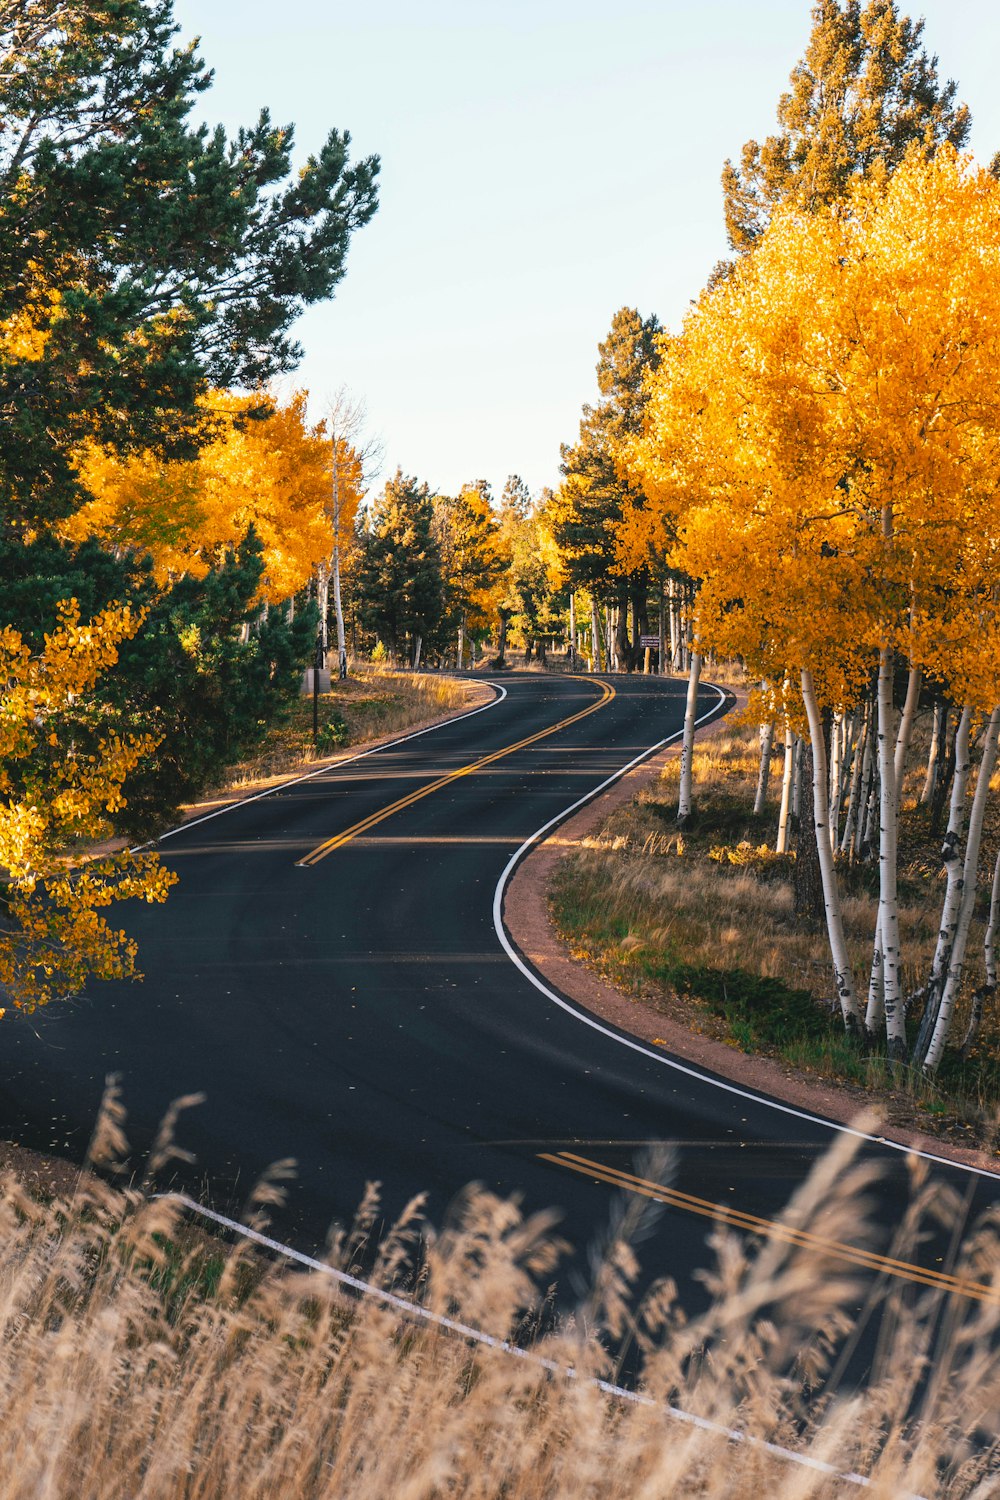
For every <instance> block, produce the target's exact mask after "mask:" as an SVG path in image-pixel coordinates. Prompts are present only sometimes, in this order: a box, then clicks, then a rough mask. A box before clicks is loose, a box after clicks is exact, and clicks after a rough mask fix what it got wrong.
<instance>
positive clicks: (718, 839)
mask: <svg viewBox="0 0 1000 1500" xmlns="http://www.w3.org/2000/svg"><path fill="white" fill-rule="evenodd" d="M921 749H922V747H921V744H920V742H919V737H918V740H917V744H916V745H915V748H914V755H913V766H914V768H913V769H912V770H911V771H910V773H909V776H908V779H907V785H906V788H905V793H904V816H903V824H902V830H901V851H902V859H901V873H900V890H901V894H902V897H903V899H902V903H901V910H900V935H901V939H902V947H903V951H904V955H905V964H904V971H903V972H904V983H905V984H906V986H907V988H908V989H911V990H914V989H916V988H917V987H918V986H919V985H920V984H921V983H922V982H923V979H924V978H925V977H926V973H927V971H928V968H929V964H930V960H931V957H932V955H933V951H934V944H935V941H936V937H937V925H938V918H939V914H940V902H941V896H942V893H943V874H942V866H941V861H940V859H939V858H938V856H937V850H938V847H939V843H940V839H939V838H935V837H933V836H931V834H930V831H929V826H928V818H927V814H926V812H925V810H923V809H920V808H918V807H917V803H916V798H917V793H918V791H919V786H920V783H921V781H922V773H921V771H920V768H919V763H920V756H921ZM757 757H758V741H757V734H756V730H755V729H754V728H753V727H752V726H750V725H740V724H739V723H738V722H737V723H736V724H735V725H733V727H732V729H731V731H730V732H729V733H727V734H722V735H719V736H717V737H715V738H712V739H710V740H707V741H705V742H704V743H703V744H702V745H700V746H699V747H697V748H696V751H695V757H694V777H695V795H696V801H697V818H696V823H695V826H694V828H693V829H692V830H690V831H688V832H685V833H683V834H681V833H679V832H678V831H677V829H676V825H675V821H674V818H675V812H676V802H677V778H678V772H679V767H678V762H677V761H676V760H673V761H671V762H668V764H667V766H666V768H665V770H664V773H663V775H662V777H661V778H660V779H659V781H658V782H657V783H656V784H655V785H654V786H652V787H650V788H649V789H647V790H646V791H645V792H644V793H642V794H640V795H639V796H638V797H637V798H636V799H634V800H633V802H632V804H631V805H630V806H627V807H624V808H621V809H619V810H618V811H617V812H615V813H614V814H613V815H612V816H611V818H610V819H609V820H608V822H607V824H606V825H605V826H604V828H603V829H602V830H601V832H600V834H599V835H598V836H597V837H596V838H595V839H593V840H591V841H589V842H588V845H587V846H585V847H584V848H583V849H582V850H581V851H580V853H579V854H575V855H572V856H570V857H569V858H568V859H567V860H565V861H564V862H563V865H562V867H561V869H560V871H559V873H558V875H557V878H556V882H555V886H554V890H553V893H552V905H553V914H554V917H555V919H556V922H557V925H558V926H559V928H560V930H561V931H562V933H563V935H564V936H565V937H566V938H567V939H568V940H569V941H570V943H571V944H572V945H573V946H574V948H575V949H576V951H577V952H578V953H579V954H580V956H582V957H585V958H587V959H588V960H590V961H592V962H593V963H595V965H596V966H597V967H598V968H600V969H601V971H602V972H603V973H605V974H606V975H607V976H608V977H610V978H611V979H612V980H614V981H615V982H617V983H619V984H622V985H624V986H625V987H627V988H629V989H631V990H632V991H633V992H636V993H638V994H640V995H641V996H642V998H643V999H644V1000H646V1001H647V1002H648V1003H652V1004H653V1005H657V1004H662V1005H663V1007H664V1008H669V1006H670V1002H671V998H672V997H673V996H674V995H675V994H677V993H678V992H680V993H683V994H685V995H689V996H691V997H692V998H693V1000H694V1001H695V1002H696V1003H697V1002H698V1001H699V1000H700V1001H703V1002H705V1004H704V1006H703V1009H704V1011H705V1014H706V1016H707V1015H708V1014H709V1013H711V1015H712V1022H711V1025H710V1026H709V1028H708V1029H711V1030H715V1031H716V1033H717V1034H719V1035H721V1036H723V1037H724V1038H725V1039H727V1040H729V1041H732V1042H733V1043H735V1044H736V1045H738V1046H743V1047H745V1048H746V1049H747V1050H763V1051H766V1052H769V1053H771V1054H772V1055H776V1056H780V1057H782V1058H784V1059H785V1060H786V1061H788V1062H791V1063H793V1064H794V1065H795V1066H797V1067H802V1068H805V1069H807V1070H809V1071H813V1072H818V1073H820V1074H821V1075H824V1076H828V1077H832V1078H836V1079H839V1080H842V1081H848V1082H851V1083H854V1084H858V1085H861V1086H864V1087H866V1088H876V1089H883V1090H885V1089H888V1088H889V1087H890V1084H891V1085H892V1086H893V1087H895V1083H896V1080H890V1079H889V1078H888V1077H887V1074H886V1069H885V1065H884V1062H883V1060H882V1059H881V1058H880V1057H878V1056H873V1057H865V1056H864V1055H862V1054H861V1053H860V1052H858V1051H857V1050H856V1049H855V1048H853V1047H851V1046H849V1045H847V1044H846V1042H845V1040H844V1038H843V1035H842V1027H841V1025H840V1022H839V1010H838V1008H837V1006H836V1002H835V998H834V988H833V983H832V971H831V964H830V954H829V948H828V945H827V940H826V935H825V932H824V931H823V930H822V929H821V928H814V929H810V928H809V927H808V926H807V925H804V924H802V923H801V922H797V921H796V920H795V919H794V917H793V914H792V869H793V865H792V857H791V856H789V857H781V856H776V855H774V854H773V852H771V849H773V844H774V837H775V829H776V825H777V802H776V799H777V796H778V795H779V794H780V756H779V754H778V752H777V751H776V752H775V760H774V773H773V774H772V778H771V787H770V791H771V794H772V795H771V797H770V800H769V802H768V806H767V809H766V811H765V813H764V814H762V815H761V817H759V818H755V817H754V815H753V812H752V805H753V796H754V790H755V786H756V779H757V770H758V758H757ZM992 819H993V821H992V824H991V825H990V826H989V827H988V829H987V833H986V837H985V840H984V847H985V850H986V854H985V856H984V861H983V863H984V866H985V864H986V863H987V860H988V859H991V858H992V854H991V853H990V851H991V850H995V849H996V847H997V843H998V842H1000V810H998V809H997V808H995V807H994V809H993V812H992ZM768 846H770V849H769V847H768ZM841 875H842V882H843V889H844V893H845V894H844V921H845V931H846V936H847V939H848V944H849V948H850V951H851V955H852V958H853V961H854V968H855V978H856V982H857V984H858V988H859V991H860V992H861V993H862V994H864V993H866V992H867V984H868V966H869V964H870V961H871V943H872V936H873V933H874V928H875V916H876V909H877V870H875V869H874V868H872V867H865V868H861V869H854V870H842V871H841ZM985 900H988V897H984V901H985ZM983 926H984V920H983V913H982V912H981V913H980V914H979V915H978V917H977V919H976V920H975V921H974V924H973V928H972V932H971V937H970V945H969V955H970V964H969V971H968V975H967V984H966V993H965V996H964V998H963V1001H962V1004H961V1007H960V1009H959V1013H958V1015H957V1019H956V1025H955V1032H956V1035H957V1036H958V1038H959V1040H960V1039H961V1037H962V1035H963V1034H964V1028H965V1016H966V1013H967V1010H966V1008H967V1005H968V994H969V992H970V991H971V990H972V989H973V988H974V987H975V985H976V984H977V983H979V982H981V974H979V973H977V967H981V959H980V954H981V946H982V933H983ZM741 975H742V976H753V977H756V978H760V979H763V980H765V981H773V985H772V986H771V991H770V993H765V992H764V991H755V990H754V987H753V985H752V984H751V983H750V981H749V980H745V979H740V978H739V976H741ZM726 976H730V978H731V980H732V982H731V983H730V985H729V988H728V990H727V989H726ZM741 984H742V985H743V987H744V989H745V990H746V992H747V999H746V1001H745V1003H744V1002H741V1001H738V1000H737V999H734V996H735V995H736V991H737V990H738V988H739V986H740V985H741ZM784 991H801V992H804V994H805V996H807V997H811V1000H812V1002H813V1003H812V1005H811V1007H810V1008H811V1009H812V1010H813V1011H814V1012H815V1015H816V1016H818V1017H820V1018H821V1021H822V1025H821V1027H819V1028H816V1027H813V1026H812V1025H811V1024H810V1023H809V1020H808V1016H806V1013H805V1010H804V1009H803V1008H802V1006H801V1005H800V1004H799V1002H798V1001H794V1000H788V1001H787V1002H786V1001H785V1000H784V999H783V998H782V995H783V992H784ZM717 992H718V993H717ZM723 992H724V993H723ZM720 994H721V998H720ZM729 1001H732V1003H728V1002H729ZM772 1002H773V1005H774V1006H775V1007H779V1008H780V1006H782V1005H786V1004H787V1006H789V1007H790V1011H789V1014H788V1017H787V1019H788V1025H787V1026H786V1027H785V1028H784V1029H783V1028H782V1027H781V1026H780V1025H778V1024H777V1022H775V1024H768V1025H767V1026H765V1027H761V1026H758V1025H755V1019H756V1015H755V1013H756V1011H757V1010H758V1009H760V1008H762V1007H763V1008H766V1007H769V1006H771V1005H772ZM792 1012H795V1014H792ZM800 1021H803V1022H804V1026H803V1025H802V1024H799V1022H800ZM998 1054H1000V1019H998V1018H997V1016H996V1015H993V1016H989V1017H987V1020H986V1022H985V1024H984V1028H983V1033H982V1035H981V1038H980V1041H979V1043H978V1044H977V1047H976V1048H975V1050H974V1052H973V1054H972V1055H971V1056H970V1058H969V1060H968V1061H967V1062H965V1063H962V1062H960V1061H959V1059H958V1057H957V1055H955V1054H952V1055H951V1056H950V1057H949V1058H948V1060H947V1062H946V1064H945V1065H944V1066H943V1068H942V1070H941V1073H940V1074H939V1076H938V1078H937V1079H936V1080H934V1081H933V1082H929V1081H928V1080H926V1079H924V1078H923V1077H922V1076H921V1075H919V1074H916V1075H914V1076H913V1077H911V1078H908V1079H906V1080H905V1082H906V1086H907V1088H908V1090H909V1092H910V1094H911V1096H912V1098H913V1099H914V1100H915V1102H916V1106H917V1107H918V1108H919V1110H920V1115H921V1119H922V1120H923V1123H924V1124H926V1125H929V1126H932V1127H933V1126H935V1124H939V1126H940V1128H941V1129H944V1130H946V1131H950V1132H952V1133H956V1132H957V1133H958V1135H959V1136H960V1137H961V1138H963V1139H966V1138H967V1136H968V1132H969V1131H970V1130H971V1131H972V1132H973V1134H974V1135H975V1136H976V1138H977V1139H979V1140H981V1141H983V1142H985V1141H986V1140H987V1139H989V1138H990V1137H991V1136H992V1134H993V1133H994V1130H995V1125H994V1121H995V1118H996V1113H997V1109H998V1107H1000V1067H998V1063H997V1057H998Z"/></svg>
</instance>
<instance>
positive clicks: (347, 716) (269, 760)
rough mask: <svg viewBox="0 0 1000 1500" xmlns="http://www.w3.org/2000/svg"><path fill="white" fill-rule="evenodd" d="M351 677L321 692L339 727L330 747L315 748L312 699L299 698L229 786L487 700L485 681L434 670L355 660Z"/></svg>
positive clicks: (322, 705)
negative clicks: (402, 668)
mask: <svg viewBox="0 0 1000 1500" xmlns="http://www.w3.org/2000/svg"><path fill="white" fill-rule="evenodd" d="M351 672H352V675H351V676H350V677H349V678H348V679H347V681H346V682H337V681H335V682H334V683H333V686H332V690H331V691H330V692H329V693H322V694H320V699H319V723H320V727H321V729H322V727H323V726H325V725H336V726H338V733H337V734H336V736H331V737H330V738H329V740H328V743H327V745H326V747H325V748H324V746H323V745H322V744H321V746H320V748H319V750H318V751H317V750H316V749H314V747H313V728H312V725H313V719H312V714H313V709H312V699H311V698H308V697H306V698H300V699H299V701H298V702H297V703H295V704H294V705H293V708H292V712H291V715H290V717H289V719H288V721H287V722H286V723H284V724H280V725H277V726H276V727H275V728H274V729H272V730H271V732H270V733H269V735H268V737H267V739H266V740H265V742H264V744H263V745H262V746H261V748H260V750H259V751H258V753H257V754H256V755H255V756H254V757H253V758H252V759H251V760H247V761H243V762H241V763H240V764H239V765H237V766H234V767H233V770H232V773H231V775H230V778H229V780H228V782H227V788H235V787H245V786H247V785H249V784H252V783H257V782H260V781H266V780H268V779H269V778H270V777H275V776H282V775H287V774H288V773H289V772H291V771H295V770H298V769H299V768H300V767H302V766H307V765H310V764H312V763H313V762H315V761H316V760H320V759H324V758H328V757H329V756H330V755H331V754H336V753H339V752H340V751H341V750H342V749H343V748H344V747H345V746H358V745H364V744H367V743H369V742H370V741H372V740H376V739H381V738H382V737H383V736H389V735H394V734H403V733H405V731H406V730H407V729H412V728H413V727H415V726H416V725H419V724H422V723H425V722H426V721H427V720H428V719H432V718H434V717H435V715H437V714H443V713H447V712H448V711H449V710H454V711H455V712H456V713H457V712H460V711H461V710H462V709H463V708H465V707H469V706H472V705H473V704H474V703H477V702H479V701H482V702H486V701H488V698H489V696H490V695H489V694H488V692H486V691H485V690H484V687H483V684H482V683H480V682H476V681H475V680H463V679H462V678H458V677H446V676H437V675H435V674H433V673H429V672H395V671H392V670H391V669H389V668H386V667H375V666H368V665H366V664H364V663H356V664H355V665H354V666H353V667H352V669H351Z"/></svg>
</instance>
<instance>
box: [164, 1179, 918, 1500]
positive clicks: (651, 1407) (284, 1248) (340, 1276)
mask: <svg viewBox="0 0 1000 1500" xmlns="http://www.w3.org/2000/svg"><path fill="white" fill-rule="evenodd" d="M155 1196H156V1197H157V1198H162V1199H165V1200H166V1201H167V1202H174V1203H180V1204H181V1205H182V1207H184V1208H186V1209H187V1210H188V1211H189V1212H190V1213H193V1214H198V1215H200V1216H201V1217H202V1218H204V1219H208V1220H209V1221H210V1222H211V1223H213V1224H216V1225H217V1226H218V1227H219V1228H220V1229H226V1230H229V1231H230V1232H231V1233H232V1234H238V1235H239V1236H240V1237H241V1238H243V1239H245V1240H249V1241H250V1243H251V1244H254V1245H260V1246H261V1248H262V1249H264V1250H270V1251H272V1252H273V1253H274V1254H276V1255H281V1256H284V1257H285V1258H287V1259H288V1260H290V1261H293V1262H295V1263H297V1264H298V1265H300V1266H305V1267H306V1269H307V1270H309V1271H312V1272H314V1273H316V1274H318V1275H320V1276H328V1277H330V1279H331V1280H332V1281H336V1282H338V1283H339V1284H340V1285H341V1286H344V1287H348V1288H349V1289H350V1290H351V1291H352V1292H357V1293H358V1294H359V1295H360V1296H363V1297H368V1298H370V1299H371V1300H372V1301H373V1302H381V1303H382V1304H383V1306H386V1307H391V1308H394V1309H395V1310H396V1311H397V1312H399V1313H401V1314H402V1315H403V1317H408V1318H413V1319H414V1320H415V1321H423V1322H426V1323H432V1324H434V1325H435V1326H436V1327H438V1328H444V1329H446V1330H447V1332H449V1333H457V1334H458V1335H459V1337H461V1338H464V1339H467V1340H468V1341H469V1342H470V1343H473V1344H485V1345H486V1347H487V1348H489V1349H497V1350H500V1351H501V1352H502V1353H503V1354H510V1355H513V1357H514V1358H515V1359H523V1360H524V1361H525V1362H526V1363H527V1364H531V1365H536V1366H537V1367H538V1368H540V1369H543V1370H547V1371H548V1373H549V1374H550V1375H557V1376H560V1377H561V1378H562V1379H565V1380H577V1381H580V1383H581V1384H582V1385H585V1386H588V1387H590V1388H592V1389H593V1390H597V1391H600V1392H601V1394H602V1395H605V1396H613V1397H615V1398H616V1399H617V1400H619V1401H623V1402H627V1403H628V1404H629V1405H631V1406H641V1407H643V1408H644V1409H645V1410H647V1411H658V1412H662V1413H663V1415H664V1416H666V1417H669V1418H670V1419H671V1420H672V1421H674V1422H678V1423H682V1424H683V1425H684V1426H686V1427H693V1428H696V1429H697V1430H698V1431H699V1432H709V1433H712V1434H713V1435H714V1436H715V1437H719V1438H722V1439H724V1440H725V1441H726V1442H729V1443H739V1444H744V1443H745V1444H746V1445H747V1446H748V1447H750V1448H755V1449H759V1450H760V1452H761V1453H767V1454H768V1455H769V1456H770V1457H771V1458H777V1459H780V1460H781V1461H782V1462H783V1463H789V1464H795V1465H796V1466H797V1467H799V1468H802V1469H809V1470H811V1471H812V1473H814V1474H823V1475H825V1476H828V1477H829V1478H831V1479H839V1480H840V1482H841V1483H842V1484H850V1485H854V1486H855V1487H856V1488H858V1489H863V1490H867V1489H871V1488H872V1482H871V1480H870V1479H868V1478H866V1477H865V1475H864V1474H855V1473H845V1472H844V1470H842V1469H838V1468H837V1467H836V1466H835V1465H834V1464H830V1463H827V1462H826V1460H825V1459H822V1458H814V1457H813V1455H812V1454H811V1453H796V1452H795V1450H794V1449H792V1448H783V1447H781V1446H780V1445H779V1444H778V1443H771V1442H768V1441H767V1440H766V1439H765V1438H759V1437H753V1436H751V1435H750V1434H749V1433H747V1432H744V1431H743V1430H742V1429H741V1428H737V1427H726V1426H725V1425H724V1424H723V1423H721V1422H713V1421H712V1420H711V1418H709V1417H702V1416H698V1415H697V1413H695V1412H690V1411H685V1410H684V1408H683V1407H682V1406H667V1405H664V1404H662V1403H661V1402H660V1401H659V1400H658V1399H657V1398H656V1397H655V1396H650V1395H648V1394H647V1393H646V1392H645V1391H632V1390H629V1388H628V1387H627V1386H623V1385H614V1384H612V1382H611V1381H609V1380H602V1379H601V1378H600V1377H599V1376H593V1375H584V1376H581V1375H580V1372H579V1370H577V1369H576V1368H575V1367H574V1366H573V1365H562V1364H559V1363H557V1362H556V1361H555V1360H553V1359H548V1358H547V1357H546V1356H545V1355H544V1354H536V1353H535V1351H534V1350H533V1349H531V1348H525V1347H524V1345H522V1344H514V1343H511V1342H510V1340H509V1339H505V1338H501V1337H499V1336H498V1335H497V1334H494V1333H487V1332H485V1330H484V1329H481V1328H474V1327H472V1326H471V1324H468V1323H460V1322H458V1320H457V1319H455V1318H448V1317H445V1316H444V1314H443V1313H439V1312H434V1311H433V1310H432V1309H431V1308H429V1307H424V1306H422V1304H421V1303H419V1302H411V1301H410V1299H409V1298H408V1297H401V1296H399V1294H398V1293H397V1292H391V1291H389V1290H388V1289H387V1288H386V1287H381V1286H374V1285H373V1284H372V1283H371V1282H370V1281H362V1280H361V1278H360V1277H358V1276H351V1275H350V1274H349V1273H348V1272H347V1271H340V1270H338V1269H337V1267H336V1266H332V1265H330V1263H329V1261H325V1260H317V1259H316V1257H315V1256H312V1255H305V1254H303V1252H302V1251H301V1250H295V1249H293V1247H292V1246H291V1245H285V1244H283V1243H282V1242H281V1240H275V1239H272V1238H271V1237H270V1235H266V1234H261V1233H260V1231H259V1230H257V1229H251V1228H250V1227H249V1225H247V1224H240V1223H237V1221H236V1220H235V1219H230V1218H227V1217H226V1215H225V1214H218V1213H216V1212H215V1210H214V1209H211V1208H206V1207H205V1205H204V1204H203V1203H198V1202H196V1200H195V1199H194V1198H188V1197H186V1196H185V1194H183V1193H157V1194H156V1195H155ZM899 1500H926V1497H924V1496H922V1495H914V1494H912V1493H911V1492H910V1491H908V1490H907V1491H903V1492H902V1493H901V1494H900V1496H899Z"/></svg>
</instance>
